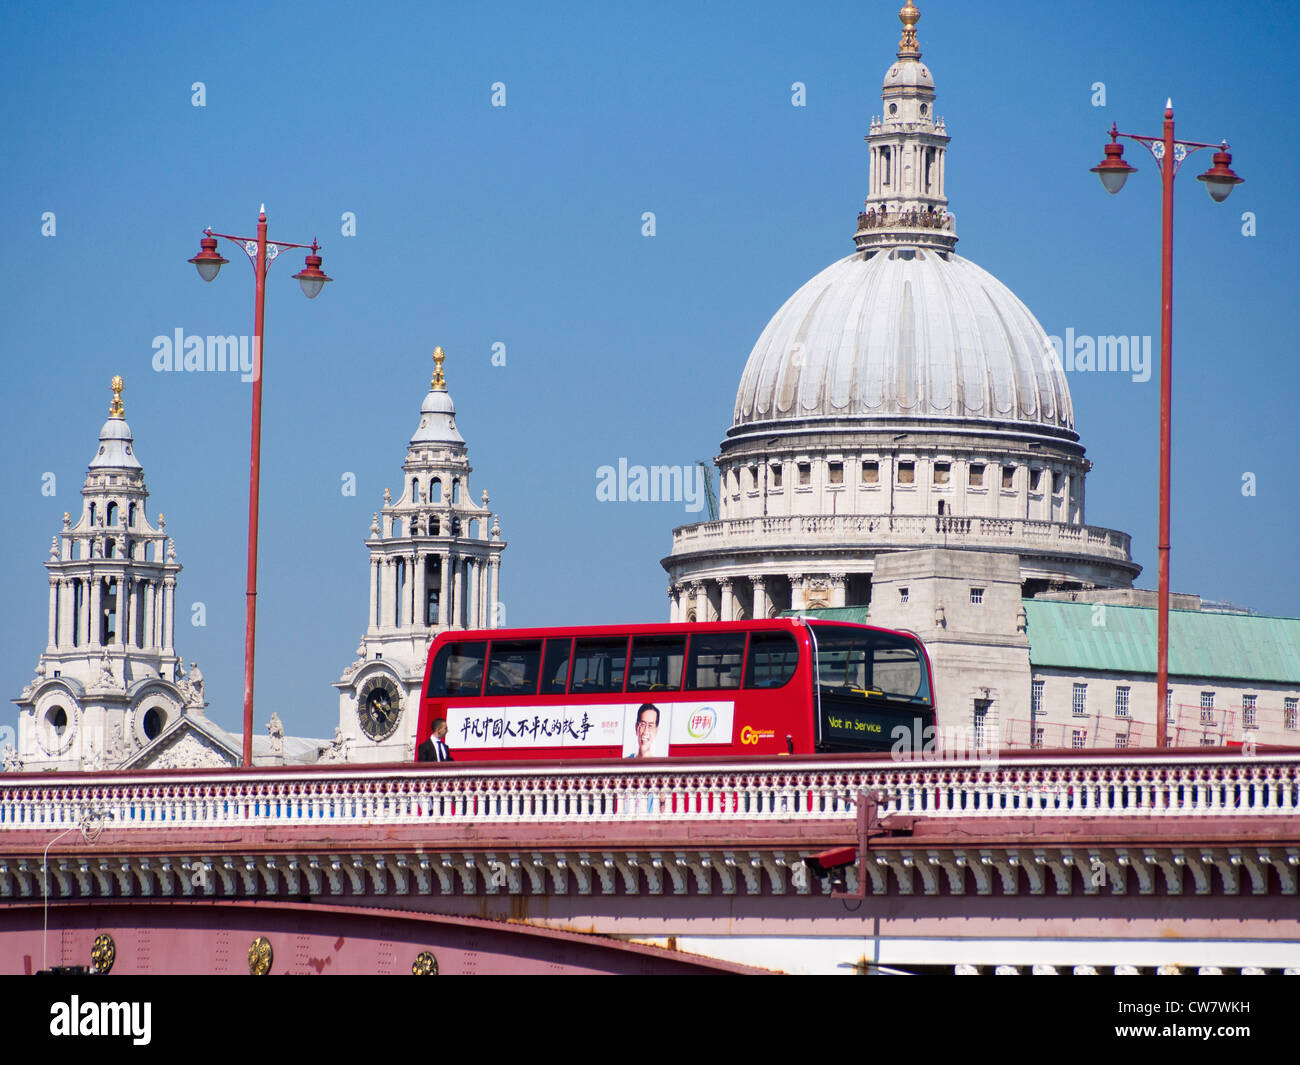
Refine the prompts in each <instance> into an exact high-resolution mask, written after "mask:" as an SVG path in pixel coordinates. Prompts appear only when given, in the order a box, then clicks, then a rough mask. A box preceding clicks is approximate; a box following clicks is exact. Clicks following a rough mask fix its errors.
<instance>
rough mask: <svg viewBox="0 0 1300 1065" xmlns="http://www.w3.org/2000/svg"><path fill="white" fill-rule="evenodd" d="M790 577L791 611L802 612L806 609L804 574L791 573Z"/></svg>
mask: <svg viewBox="0 0 1300 1065" xmlns="http://www.w3.org/2000/svg"><path fill="white" fill-rule="evenodd" d="M788 576H789V578H790V609H791V610H802V609H803V608H804V601H803V574H801V573H791V574H788Z"/></svg>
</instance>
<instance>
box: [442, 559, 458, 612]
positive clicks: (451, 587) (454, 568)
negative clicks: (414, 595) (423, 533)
mask: <svg viewBox="0 0 1300 1065" xmlns="http://www.w3.org/2000/svg"><path fill="white" fill-rule="evenodd" d="M444 594H445V595H446V597H447V627H448V628H452V629H458V628H460V627H461V626H460V559H459V558H457V557H456V556H452V560H451V582H450V584H448V586H447V588H446V589H445V591H444Z"/></svg>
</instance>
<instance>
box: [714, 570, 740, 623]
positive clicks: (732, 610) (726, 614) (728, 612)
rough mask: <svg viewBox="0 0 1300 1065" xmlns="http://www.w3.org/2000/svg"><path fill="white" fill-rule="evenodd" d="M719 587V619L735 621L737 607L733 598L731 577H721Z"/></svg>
mask: <svg viewBox="0 0 1300 1065" xmlns="http://www.w3.org/2000/svg"><path fill="white" fill-rule="evenodd" d="M718 587H719V588H720V589H721V592H720V594H719V596H718V620H719V621H733V620H734V619H735V616H736V607H735V600H734V599H733V598H732V592H731V578H730V577H721V578H719V579H718Z"/></svg>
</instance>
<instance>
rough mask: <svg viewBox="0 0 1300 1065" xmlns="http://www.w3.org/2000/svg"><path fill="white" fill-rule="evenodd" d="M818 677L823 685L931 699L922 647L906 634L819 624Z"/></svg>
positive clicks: (870, 692)
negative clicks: (897, 634) (900, 634)
mask: <svg viewBox="0 0 1300 1065" xmlns="http://www.w3.org/2000/svg"><path fill="white" fill-rule="evenodd" d="M815 635H816V640H817V679H818V683H819V684H820V685H821V687H822V688H823V689H826V688H840V689H844V690H846V691H852V692H858V693H860V694H862V695H864V696H882V695H883V696H884V697H886V698H893V699H898V698H902V699H909V700H913V701H919V702H927V703H928V702H929V701H930V686H929V684H928V683H927V681H926V670H925V663H924V661H923V660H922V658H921V652H920V648H919V647H918V646H917V644H916V643H915V642H913V641H912V640H909V639H908V638H907V637H905V636H896V635H893V634H891V633H883V632H875V631H871V630H855V629H850V628H847V627H830V626H824V625H819V626H816V629H815Z"/></svg>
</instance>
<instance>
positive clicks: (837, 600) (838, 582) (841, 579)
mask: <svg viewBox="0 0 1300 1065" xmlns="http://www.w3.org/2000/svg"><path fill="white" fill-rule="evenodd" d="M848 583H849V582H848V576H847V575H846V574H843V573H832V574H831V606H844V605H845V603H844V596H845V591H846V589H847V585H848Z"/></svg>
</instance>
